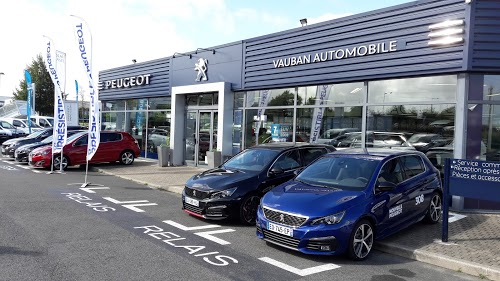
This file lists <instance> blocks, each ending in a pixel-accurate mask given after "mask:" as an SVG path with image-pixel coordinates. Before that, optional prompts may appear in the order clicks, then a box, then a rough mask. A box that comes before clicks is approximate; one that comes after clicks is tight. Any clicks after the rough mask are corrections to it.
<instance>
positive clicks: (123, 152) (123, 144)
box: [29, 131, 140, 170]
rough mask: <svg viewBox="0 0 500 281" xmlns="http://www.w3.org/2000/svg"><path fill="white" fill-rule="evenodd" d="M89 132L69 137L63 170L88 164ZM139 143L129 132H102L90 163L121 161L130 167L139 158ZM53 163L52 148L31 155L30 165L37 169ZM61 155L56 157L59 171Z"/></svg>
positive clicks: (36, 151)
mask: <svg viewBox="0 0 500 281" xmlns="http://www.w3.org/2000/svg"><path fill="white" fill-rule="evenodd" d="M87 135H88V132H81V133H76V134H74V135H72V136H70V137H68V139H67V142H66V145H65V146H64V148H63V156H62V168H63V170H64V169H66V168H67V167H68V166H75V165H82V164H86V162H87V161H86V156H87V141H88V139H87ZM139 155H140V149H139V143H138V142H137V140H136V139H134V138H133V137H132V136H131V135H130V134H129V133H127V132H118V131H101V139H100V143H99V148H98V149H97V152H96V153H95V154H94V156H93V157H92V160H90V162H89V163H103V162H115V161H119V162H120V163H121V164H124V165H130V164H132V163H133V162H134V159H135V157H139ZM51 162H52V146H50V145H49V146H43V147H40V148H37V149H35V150H33V151H32V152H31V153H30V154H29V165H30V166H33V167H36V168H50V165H51ZM60 164H61V155H60V154H59V155H54V169H55V170H56V169H59V168H60Z"/></svg>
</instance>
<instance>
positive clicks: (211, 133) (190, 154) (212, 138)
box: [184, 110, 218, 166]
mask: <svg viewBox="0 0 500 281" xmlns="http://www.w3.org/2000/svg"><path fill="white" fill-rule="evenodd" d="M217 120H218V112H217V111H214V110H188V111H187V115H186V129H185V139H186V150H185V158H184V160H185V161H186V165H190V166H203V165H207V163H206V160H205V157H206V155H207V151H210V150H212V149H216V148H217Z"/></svg>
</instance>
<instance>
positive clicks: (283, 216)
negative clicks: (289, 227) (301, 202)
mask: <svg viewBox="0 0 500 281" xmlns="http://www.w3.org/2000/svg"><path fill="white" fill-rule="evenodd" d="M280 222H285V215H283V214H280Z"/></svg>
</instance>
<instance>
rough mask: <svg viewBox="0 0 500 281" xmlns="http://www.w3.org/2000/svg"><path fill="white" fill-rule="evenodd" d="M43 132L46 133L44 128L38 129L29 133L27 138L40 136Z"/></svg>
mask: <svg viewBox="0 0 500 281" xmlns="http://www.w3.org/2000/svg"><path fill="white" fill-rule="evenodd" d="M43 133H45V131H44V130H41V131H36V132H34V133H31V134H30V135H28V136H27V137H26V138H28V139H32V138H36V137H38V136H39V135H41V134H43Z"/></svg>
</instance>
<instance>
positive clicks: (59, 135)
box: [44, 36, 67, 154]
mask: <svg viewBox="0 0 500 281" xmlns="http://www.w3.org/2000/svg"><path fill="white" fill-rule="evenodd" d="M45 38H46V39H47V42H46V45H45V51H44V61H45V66H46V67H47V71H48V72H49V74H50V78H51V79H52V83H54V132H53V141H52V154H55V153H60V152H61V150H62V149H63V147H64V145H65V144H66V138H67V123H66V113H65V110H64V100H63V97H62V93H61V81H60V76H59V75H58V72H57V69H56V60H57V58H56V55H55V53H56V52H55V48H54V44H53V42H52V40H51V39H50V38H48V37H47V36H45Z"/></svg>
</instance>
